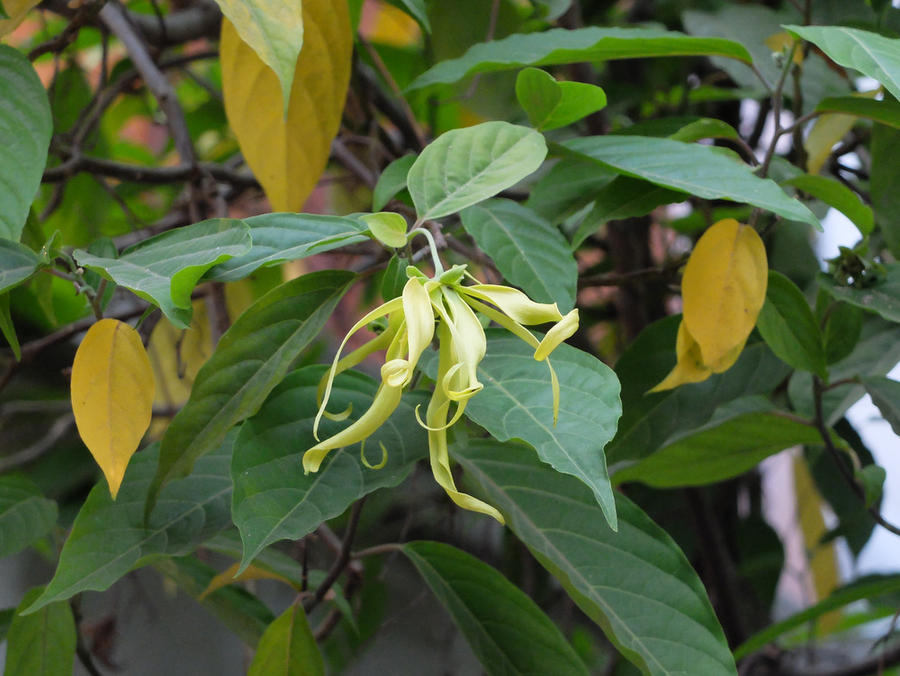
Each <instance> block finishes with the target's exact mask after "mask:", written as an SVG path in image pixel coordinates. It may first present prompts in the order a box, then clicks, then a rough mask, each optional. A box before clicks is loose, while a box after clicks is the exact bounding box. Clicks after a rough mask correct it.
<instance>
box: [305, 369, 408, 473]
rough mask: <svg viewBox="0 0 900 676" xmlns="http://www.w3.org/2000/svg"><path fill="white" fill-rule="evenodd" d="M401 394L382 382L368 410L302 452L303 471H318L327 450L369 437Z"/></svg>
mask: <svg viewBox="0 0 900 676" xmlns="http://www.w3.org/2000/svg"><path fill="white" fill-rule="evenodd" d="M402 394H403V388H402V387H390V386H389V385H386V384H384V383H382V384H381V386H380V387H379V388H378V391H377V392H376V393H375V398H374V399H373V400H372V405H371V406H370V407H369V410H368V411H366V412H365V413H363V414H362V415H361V416H360V418H359V420H357V421H356V422H354V423H353V424H352V425H350V426H349V427H347V428H346V429H343V430H341V431H340V432H338V433H337V434H335V435H334V436H331V437H328V438H327V439H325V440H324V441H320V442H319V443H318V444H316V445H315V446H313V447H312V448H310V449H309V450H308V451H306V453H304V454H303V471H304V472H305V473H307V474H308V473H310V472H317V471H319V466H320V465H321V464H322V461H323V460H324V459H325V456H326V455H328V452H329V451H333V450H334V449H336V448H343V447H344V446H350V445H352V444H356V443H359V442H360V441H362V440H363V439H366V438H367V437H369V436H370V435H371V434H372V433H373V432H375V430H377V429H378V428H379V427H381V426H382V425H383V424H384V423H385V421H387V419H388V418H390V417H391V414H392V413H393V412H394V410H395V409H396V408H397V406H398V405H399V404H400V396H401V395H402Z"/></svg>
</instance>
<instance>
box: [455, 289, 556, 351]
mask: <svg viewBox="0 0 900 676" xmlns="http://www.w3.org/2000/svg"><path fill="white" fill-rule="evenodd" d="M466 302H467V303H468V304H469V305H471V306H472V307H473V308H474V309H476V310H478V311H479V312H480V313H481V314H483V315H484V316H486V317H488V318H489V319H491V320H493V321H495V322H497V323H498V324H499V325H500V326H502V327H503V328H504V329H506V330H507V331H509V332H510V333H512V334H513V335H514V336H516V337H517V338H519V339H521V340H524V341H525V342H526V343H528V344H529V345H531V347H533V348H534V349H535V350H537V349H538V348H539V347H540V345H541V344H540V342H539V341H538V339H537V338H535V337H534V335H532V333H531V331H529V330H528V329H526V328H525V327H524V326H522V325H521V324H519V323H518V322H517V321H515V320H513V319H510V318H509V317H507V316H506V315H505V314H503V313H502V312H499V311H498V310H495V309H494V308H492V307H491V306H489V305H485V304H484V303H480V302H478V301H477V300H475V299H474V298H472V297H468V298H466Z"/></svg>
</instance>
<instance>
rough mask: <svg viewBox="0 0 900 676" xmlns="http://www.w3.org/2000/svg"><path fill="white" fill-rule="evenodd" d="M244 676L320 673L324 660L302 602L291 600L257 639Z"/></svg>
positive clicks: (293, 675) (317, 675)
mask: <svg viewBox="0 0 900 676" xmlns="http://www.w3.org/2000/svg"><path fill="white" fill-rule="evenodd" d="M247 674H248V676H324V675H325V661H324V660H323V659H322V653H320V652H319V647H318V645H316V639H314V638H313V635H312V631H311V630H310V628H309V621H308V620H307V619H306V613H305V612H304V611H303V606H302V605H301V604H299V603H292V604H291V606H290V607H289V608H288V609H287V610H285V611H284V612H283V613H282V614H281V615H279V616H278V618H277V619H276V620H275V621H274V622H272V624H270V625H269V627H268V628H267V629H266V632H265V633H264V634H263V635H262V638H260V639H259V645H258V646H257V647H256V654H255V655H254V656H253V661H252V662H251V663H250V668H249V669H248V670H247Z"/></svg>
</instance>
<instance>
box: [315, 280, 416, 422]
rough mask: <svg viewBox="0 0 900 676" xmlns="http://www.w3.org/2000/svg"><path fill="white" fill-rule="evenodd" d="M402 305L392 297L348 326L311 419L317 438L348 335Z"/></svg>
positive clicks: (400, 301)
mask: <svg viewBox="0 0 900 676" xmlns="http://www.w3.org/2000/svg"><path fill="white" fill-rule="evenodd" d="M402 307H403V301H402V300H401V299H400V298H394V299H393V300H390V301H388V302H387V303H385V304H384V305H380V306H378V307H377V308H375V309H374V310H372V311H371V312H368V313H366V315H365V316H364V317H363V318H362V319H360V320H359V321H358V322H356V324H354V325H353V326H352V327H351V328H350V331H348V332H347V335H346V336H344V340H342V341H341V344H340V346H339V347H338V350H337V353H336V354H335V355H334V361H332V362H331V369H330V371H329V372H328V380H327V381H326V384H325V391H324V392H323V393H322V403H321V404H320V405H319V411H318V412H317V413H316V419H315V421H313V436H314V437H315V438H316V439H317V440H318V438H319V423H320V422H321V421H322V415H323V414H324V412H325V407H326V406H328V398H329V397H330V396H331V386H332V384H333V383H334V377H335V375H337V372H338V363H339V362H340V358H341V352H342V351H343V349H344V345H346V344H347V341H348V340H349V339H350V336H352V335H353V334H354V333H356V332H357V331H359V330H360V329H361V328H363V327H364V326H366V325H367V324H368V323H369V322H372V321H375V320H376V319H379V318H380V317H384V316H385V315H388V314H390V313H392V312H396V311H397V310H400V309H401V308H402Z"/></svg>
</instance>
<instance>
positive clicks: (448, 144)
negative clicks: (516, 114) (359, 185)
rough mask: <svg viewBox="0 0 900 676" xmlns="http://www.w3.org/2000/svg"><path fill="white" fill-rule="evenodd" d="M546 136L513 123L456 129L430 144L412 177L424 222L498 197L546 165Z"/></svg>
mask: <svg viewBox="0 0 900 676" xmlns="http://www.w3.org/2000/svg"><path fill="white" fill-rule="evenodd" d="M546 155H547V144H546V143H545V141H544V137H543V136H542V135H541V134H539V133H538V132H536V131H535V130H534V129H529V128H528V127H521V126H518V125H515V124H509V123H508V122H484V123H482V124H477V125H475V126H473V127H466V128H465V129H454V130H452V131H448V132H446V133H445V134H442V135H441V136H439V137H438V138H437V139H436V140H435V141H433V142H432V143H430V144H429V145H428V146H427V147H426V148H425V150H423V151H422V154H421V155H419V157H418V158H416V161H415V163H413V165H412V167H411V168H410V170H409V174H408V175H407V179H406V182H407V187H408V188H409V194H410V195H412V199H413V203H414V204H415V205H416V213H417V214H418V215H419V218H420V219H426V218H440V217H441V216H447V215H448V214H452V213H455V212H457V211H460V210H461V209H465V208H466V207H468V206H471V205H473V204H477V203H478V202H481V201H482V200H485V199H487V198H488V197H493V196H494V195H496V194H497V193H498V192H500V191H501V190H505V189H506V188H509V187H510V186H512V185H514V184H516V183H518V182H519V181H520V180H522V179H523V178H525V177H526V176H528V175H529V174H530V173H532V172H533V171H534V170H535V169H537V168H538V167H539V166H541V162H543V161H544V157H545V156H546Z"/></svg>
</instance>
